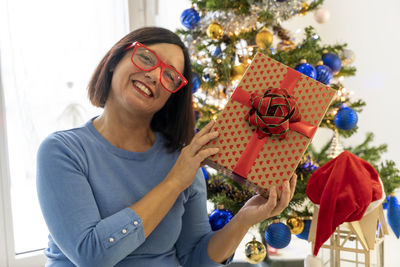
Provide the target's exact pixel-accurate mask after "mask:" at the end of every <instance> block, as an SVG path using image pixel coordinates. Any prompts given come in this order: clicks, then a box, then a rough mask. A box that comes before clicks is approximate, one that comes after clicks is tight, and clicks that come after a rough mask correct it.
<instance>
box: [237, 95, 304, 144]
mask: <svg viewBox="0 0 400 267" xmlns="http://www.w3.org/2000/svg"><path fill="white" fill-rule="evenodd" d="M250 101H251V106H252V109H251V110H250V111H249V113H248V114H247V115H246V117H245V119H246V120H247V121H248V122H249V124H250V125H253V126H256V127H257V134H258V136H259V138H263V137H266V136H268V135H272V136H279V138H280V139H285V138H286V135H287V132H288V130H289V124H290V123H292V122H298V121H300V120H301V115H300V113H299V109H298V107H297V104H296V100H295V99H294V98H293V97H292V96H291V95H290V94H289V93H288V92H287V91H286V90H285V89H278V88H269V89H268V90H267V91H266V92H265V93H264V95H257V94H256V93H252V94H251V98H250Z"/></svg>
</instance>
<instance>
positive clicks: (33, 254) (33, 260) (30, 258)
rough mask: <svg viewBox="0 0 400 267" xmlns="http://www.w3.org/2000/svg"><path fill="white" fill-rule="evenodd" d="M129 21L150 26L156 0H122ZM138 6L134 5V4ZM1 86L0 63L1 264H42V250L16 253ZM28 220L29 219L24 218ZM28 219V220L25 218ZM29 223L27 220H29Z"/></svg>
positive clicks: (36, 266) (132, 24)
mask: <svg viewBox="0 0 400 267" xmlns="http://www.w3.org/2000/svg"><path fill="white" fill-rule="evenodd" d="M125 1H126V7H127V9H128V12H127V13H128V18H129V21H130V23H129V24H130V30H132V29H133V28H136V27H140V26H146V25H153V24H154V16H155V15H156V14H155V13H156V10H154V7H155V9H157V6H158V0H151V2H149V3H147V4H146V0H125ZM138 6H139V7H140V8H137V7H138ZM138 16H141V17H142V18H143V17H145V18H146V19H145V21H144V24H142V25H138V24H139V23H138V22H137V21H133V18H135V17H138ZM5 107H6V105H5V98H4V88H3V83H2V77H1V66H0V122H2V127H0V266H7V267H26V266H29V267H43V266H44V265H45V263H46V261H47V258H46V256H45V255H44V253H43V249H44V248H43V249H38V250H35V251H29V252H25V253H21V254H16V251H15V246H14V243H15V241H14V227H13V220H12V205H11V182H10V179H11V178H10V171H9V160H8V158H9V153H8V145H7V140H8V139H7V120H6V113H5ZM27 219H29V218H27ZM28 221H29V220H28ZM28 223H29V222H28Z"/></svg>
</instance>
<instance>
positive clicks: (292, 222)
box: [286, 216, 304, 235]
mask: <svg viewBox="0 0 400 267" xmlns="http://www.w3.org/2000/svg"><path fill="white" fill-rule="evenodd" d="M286 225H287V226H288V227H289V229H290V232H291V233H292V234H294V235H298V234H300V233H301V232H303V229H304V221H303V220H302V219H301V218H300V217H297V216H293V217H290V218H289V219H287V221H286Z"/></svg>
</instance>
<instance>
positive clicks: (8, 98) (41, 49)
mask: <svg viewBox="0 0 400 267" xmlns="http://www.w3.org/2000/svg"><path fill="white" fill-rule="evenodd" d="M128 31H129V18H128V4H127V1H112V0H96V1H94V0H85V1H77V0H69V1H51V0H36V1H31V0H0V60H1V61H0V64H1V65H0V66H1V68H0V70H1V73H0V75H1V79H0V80H1V81H2V86H1V88H2V89H3V95H4V102H5V107H1V108H2V109H3V110H5V114H6V116H5V123H4V124H2V125H3V127H1V129H0V131H4V134H5V136H6V143H7V148H8V149H6V151H5V153H7V152H8V153H7V154H6V155H8V162H9V171H8V173H9V177H2V179H9V184H10V187H11V188H10V192H11V193H10V196H11V197H10V198H11V205H10V206H11V210H12V212H11V215H12V225H11V227H10V228H11V229H13V234H12V236H11V239H13V240H14V242H13V243H14V247H15V252H16V253H17V254H18V253H24V252H27V251H32V250H36V249H40V248H44V247H46V246H47V234H48V231H47V228H46V226H45V224H44V221H43V219H42V216H41V212H40V209H39V206H38V201H37V197H36V187H35V173H36V151H37V148H38V145H39V144H40V142H41V141H42V140H43V139H44V138H45V137H46V136H47V135H48V134H50V133H51V132H54V131H56V130H61V129H66V128H72V127H75V126H78V125H80V124H82V123H84V122H85V121H87V120H89V118H91V117H93V116H95V115H96V114H99V113H100V112H101V111H100V110H98V109H95V108H93V107H91V106H90V104H89V101H88V99H87V91H86V88H87V84H88V81H89V79H90V77H91V74H92V72H93V71H94V68H95V67H96V65H97V64H98V62H99V61H100V60H101V58H102V57H103V56H104V54H105V53H106V52H107V50H108V49H109V48H110V47H111V46H112V45H113V44H114V43H115V42H116V41H118V40H119V39H120V38H121V37H122V36H124V35H125V34H126V33H128ZM6 203H7V201H6ZM9 221H10V222H11V220H9ZM7 238H10V236H8V237H7ZM11 243H12V241H11Z"/></svg>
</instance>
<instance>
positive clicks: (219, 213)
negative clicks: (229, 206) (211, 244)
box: [208, 205, 233, 231]
mask: <svg viewBox="0 0 400 267" xmlns="http://www.w3.org/2000/svg"><path fill="white" fill-rule="evenodd" d="M221 206H222V205H221ZM232 217H233V215H232V213H231V212H230V211H229V210H226V209H224V208H223V206H222V207H219V208H218V209H216V210H214V211H213V212H211V214H210V216H209V217H208V219H209V221H210V225H211V229H212V230H213V231H217V230H219V229H221V228H222V227H224V226H225V224H227V223H228V222H229V221H230V220H231V219H232Z"/></svg>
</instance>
